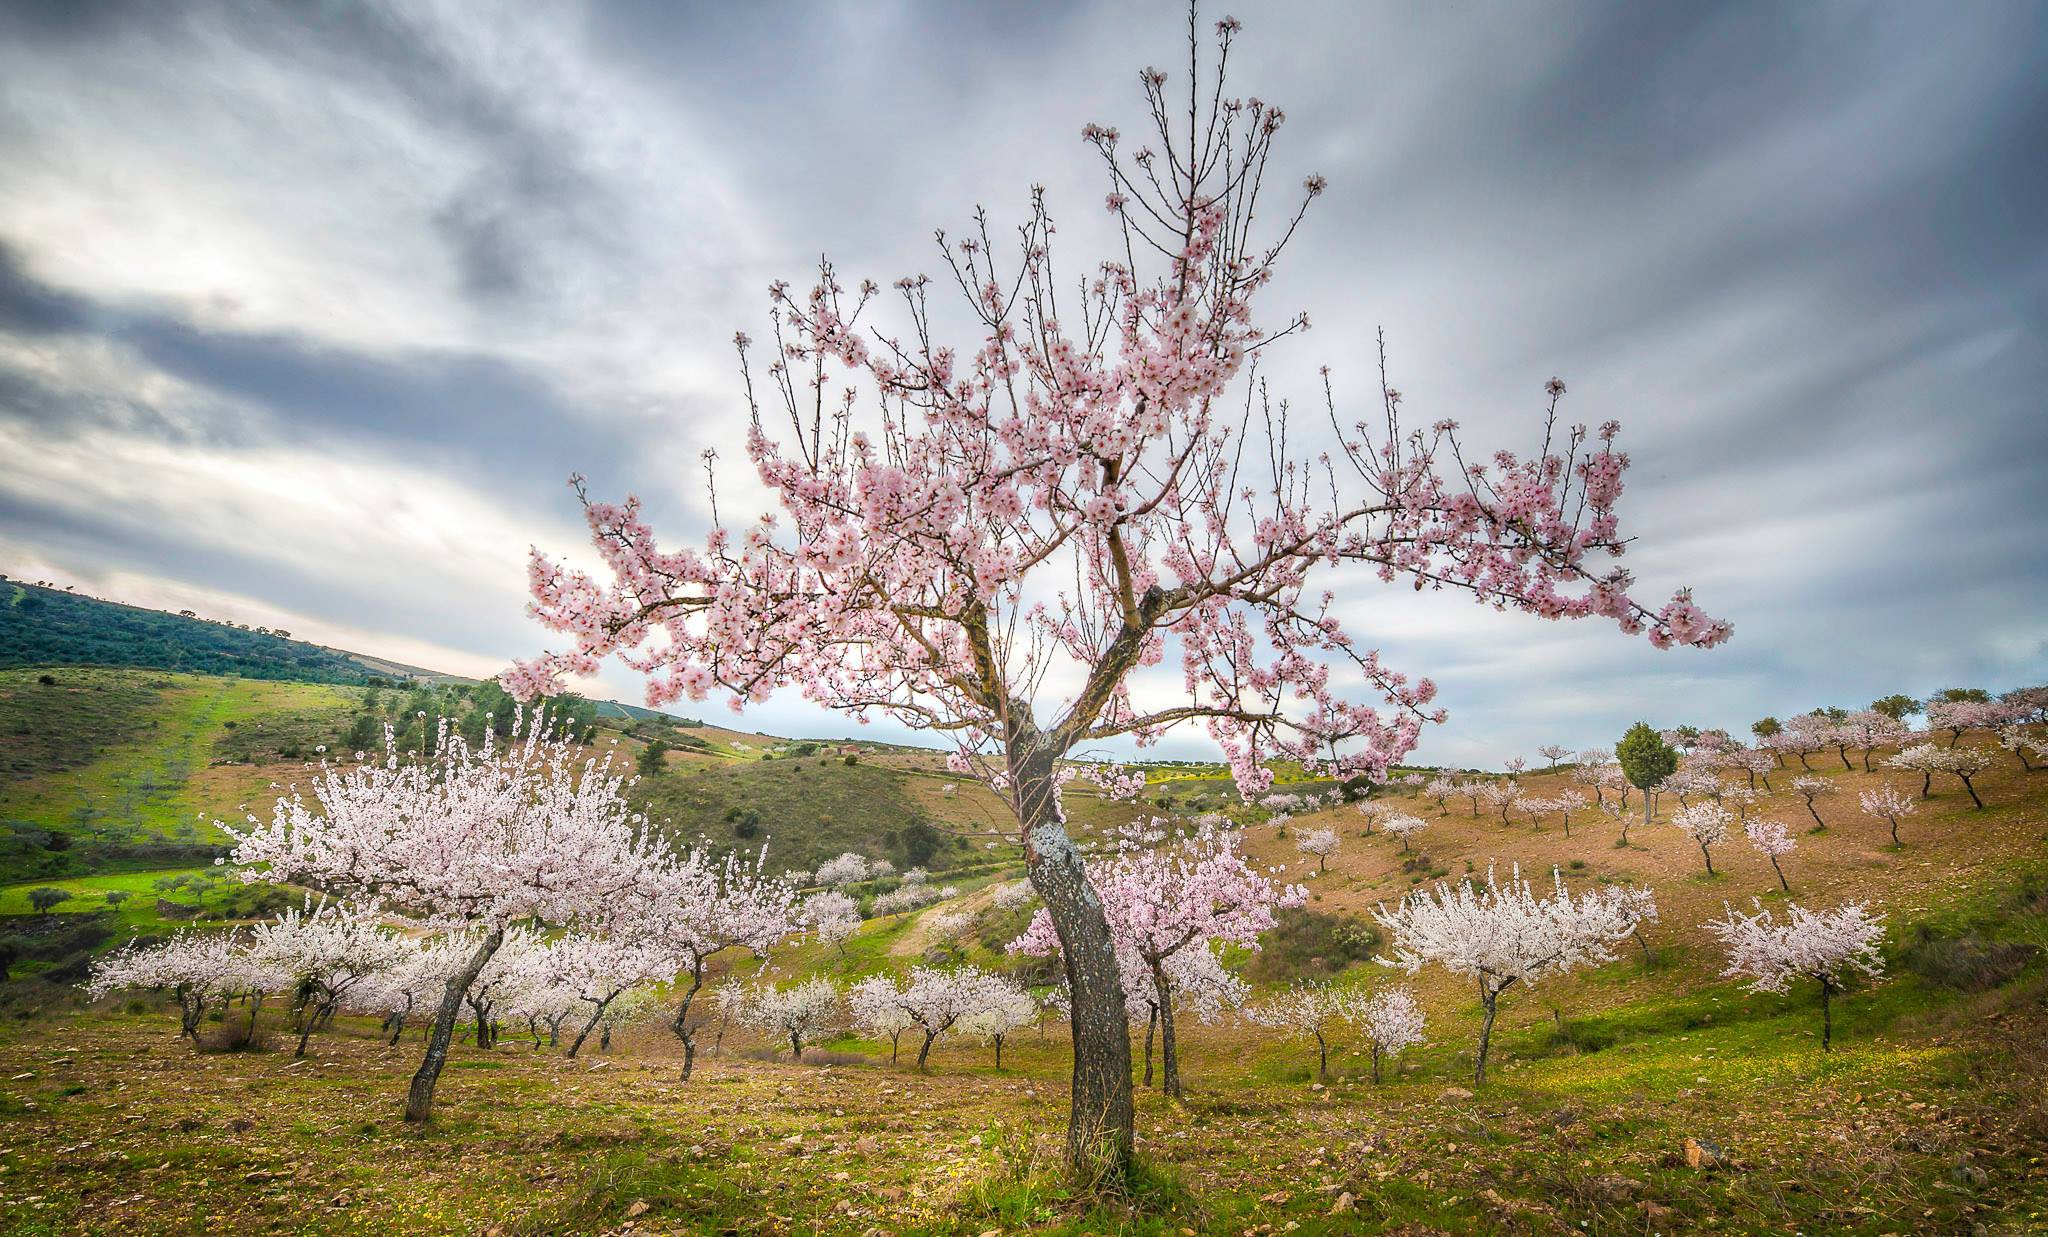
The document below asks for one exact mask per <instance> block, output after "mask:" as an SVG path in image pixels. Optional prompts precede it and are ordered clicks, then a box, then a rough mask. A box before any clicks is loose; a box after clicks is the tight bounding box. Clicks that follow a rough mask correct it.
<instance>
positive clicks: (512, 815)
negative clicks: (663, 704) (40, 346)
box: [221, 714, 668, 1122]
mask: <svg viewBox="0 0 2048 1237" xmlns="http://www.w3.org/2000/svg"><path fill="white" fill-rule="evenodd" d="M545 730H546V721H545V718H544V717H542V716H541V715H539V714H535V715H534V716H533V717H532V718H531V719H530V724H527V725H525V726H524V727H515V731H518V732H521V733H523V736H524V737H515V739H514V740H513V741H512V742H511V743H510V744H509V745H508V746H507V747H506V748H505V749H503V750H501V749H499V748H498V747H497V746H496V744H495V736H493V734H492V733H491V731H490V728H488V727H486V728H485V733H484V740H483V745H482V746H481V747H476V748H472V747H471V746H470V745H469V744H468V743H466V742H464V741H463V739H462V737H461V736H460V735H457V734H454V733H451V732H450V731H449V729H448V728H447V726H446V724H445V723H444V724H443V725H442V726H441V728H440V731H439V734H438V737H437V739H436V741H435V743H434V744H433V746H432V748H431V749H430V750H429V751H427V752H426V753H424V754H423V755H422V756H420V757H418V758H402V757H401V755H400V753H399V752H398V750H397V748H396V746H395V744H393V742H392V740H391V736H390V733H389V731H388V730H387V732H386V736H385V742H386V750H385V758H384V760H383V761H382V762H377V763H369V764H364V765H360V766H358V767H356V768H352V769H341V768H338V767H335V766H332V765H325V764H323V765H322V767H321V769H320V771H319V775H318V776H317V777H316V778H315V779H314V781H313V784H312V787H311V794H312V798H311V799H310V800H308V799H307V798H306V796H305V795H304V794H302V793H300V792H297V791H293V792H292V793H290V794H287V795H284V796H283V797H281V798H279V799H278V801H277V804H276V806H275V808H274V810H273V812H272V815H271V818H270V820H268V821H262V820H259V819H257V818H256V817H254V816H251V817H249V818H248V822H247V829H246V830H239V829H235V828H232V827H229V826H221V828H223V829H224V830H225V831H226V832H227V833H229V834H230V835H231V836H233V837H234V838H235V840H236V846H235V850H234V862H235V863H237V864H240V865H242V869H243V870H242V876H243V877H244V879H247V880H252V881H253V880H270V881H280V882H289V883H292V884H299V885H305V886H309V887H312V888H318V889H322V890H326V891H328V892H331V893H335V894H338V895H342V896H361V897H368V898H379V899H382V900H383V901H384V902H385V904H386V905H388V906H391V907H393V908H394V909H397V910H402V911H406V912H409V913H411V914H413V915H416V916H418V917H421V918H422V919H424V920H426V921H428V922H429V923H431V924H433V925H435V926H438V927H442V928H446V929H453V930H457V931H462V930H470V929H473V930H474V935H475V943H474V948H473V950H472V952H471V953H470V955H469V957H467V958H466V959H464V960H463V962H462V964H461V965H460V966H459V967H457V968H456V969H455V971H453V972H452V973H451V974H450V975H449V976H448V977H447V979H446V982H445V984H444V987H443V992H442V996H441V1002H440V1008H439V1011H438V1012H437V1014H436V1015H435V1019H434V1027H433V1032H432V1036H431V1038H430V1039H429V1040H428V1043H427V1051H426V1057H425V1059H424V1060H423V1061H422V1062H421V1063H420V1068H419V1070H418V1072H416V1073H415V1074H414V1075H413V1080H412V1085H411V1087H410V1089H409V1090H408V1092H407V1096H406V1104H405V1119H406V1120H408V1121H414V1122H419V1121H425V1120H427V1118H428V1116H429V1115H430V1114H431V1113H432V1111H433V1103H434V1087H435V1084H436V1083H437V1082H438V1081H439V1079H440V1076H441V1070H442V1067H443V1066H444V1065H445V1064H446V1062H447V1059H448V1044H449V1040H450V1039H451V1037H452V1036H453V1035H454V1031H455V1022H456V1019H457V1017H458V1016H459V1015H460V1013H461V1011H462V1003H463V1000H464V998H465V996H466V994H467V993H468V991H469V987H470V985H471V984H472V983H474V982H475V981H476V978H477V976H478V974H479V973H481V972H482V971H483V969H484V967H485V965H486V964H487V963H489V962H490V961H491V958H492V955H494V954H496V953H497V951H498V949H499V947H500V946H501V945H503V944H504V942H505V934H506V932H507V931H508V930H509V929H510V928H511V927H512V925H513V924H515V923H517V922H519V921H521V920H527V919H542V920H546V921H547V922H550V923H554V924H559V925H565V926H567V925H571V924H577V923H583V922H598V923H601V922H603V921H605V920H606V919H608V918H610V917H612V916H614V915H616V914H618V913H619V912H620V911H621V910H622V909H624V908H628V907H632V906H635V905H638V904H640V903H641V902H642V901H644V900H645V899H649V898H652V897H654V896H655V895H656V883H655V882H656V879H657V877H658V876H659V874H660V873H661V872H662V870H663V869H664V867H665V865H666V863H667V860H668V852H667V848H666V846H664V845H663V844H662V842H661V841H660V839H659V838H658V837H656V836H654V835H653V834H652V833H650V832H649V831H648V829H647V828H646V821H645V819H644V818H643V817H641V816H640V815H639V814H638V813H636V812H634V811H633V810H632V809H631V808H630V807H628V806H627V804H626V801H625V798H624V796H623V793H622V791H623V785H624V780H625V779H624V775H623V773H621V772H615V771H614V770H613V767H612V763H611V759H610V758H609V757H606V758H604V759H602V760H597V759H586V758H584V757H582V756H581V755H580V754H579V753H578V751H577V750H576V749H575V748H573V747H572V746H570V745H569V744H568V743H567V742H565V741H564V740H561V739H551V738H546V737H544V735H545Z"/></svg>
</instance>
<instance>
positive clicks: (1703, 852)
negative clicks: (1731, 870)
mask: <svg viewBox="0 0 2048 1237" xmlns="http://www.w3.org/2000/svg"><path fill="white" fill-rule="evenodd" d="M1700 857H1701V858H1703V859H1705V860H1706V861H1707V875H1708V876H1712V875H1713V874H1714V852H1713V851H1710V850H1708V849H1707V844H1706V843H1705V842H1702V843H1700Z"/></svg>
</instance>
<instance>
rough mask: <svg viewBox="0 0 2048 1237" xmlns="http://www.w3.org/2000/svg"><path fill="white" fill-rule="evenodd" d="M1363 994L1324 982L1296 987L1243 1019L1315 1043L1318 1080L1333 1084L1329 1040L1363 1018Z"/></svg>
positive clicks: (1248, 1011) (1246, 1013)
mask: <svg viewBox="0 0 2048 1237" xmlns="http://www.w3.org/2000/svg"><path fill="white" fill-rule="evenodd" d="M1364 1007H1365V998H1364V994H1362V993H1359V992H1355V991H1353V990H1351V989H1349V988H1333V987H1331V986H1330V985H1329V983H1328V982H1327V981H1325V980H1312V981H1306V982H1299V983H1296V984H1295V985H1294V986H1293V987H1291V988H1289V989H1287V990H1286V991H1285V992H1278V993H1275V994H1274V995H1272V996H1270V997H1268V998H1266V999H1265V1000H1263V1001H1261V1002H1259V1003H1258V1004H1256V1005H1248V1006H1246V1007H1245V1010H1244V1017H1245V1018H1246V1019H1248V1020H1250V1021H1251V1022H1253V1023H1255V1024H1256V1025H1258V1026H1262V1027H1272V1028H1273V1029H1275V1030H1279V1031H1287V1032H1290V1033H1292V1034H1295V1035H1300V1036H1305V1037H1306V1038H1309V1039H1313V1040H1314V1041H1315V1042H1316V1077H1317V1078H1318V1079H1320V1080H1322V1081H1323V1082H1328V1081H1329V1080H1330V1039H1331V1037H1332V1036H1334V1035H1336V1034H1337V1033H1338V1031H1339V1030H1340V1029H1341V1028H1342V1027H1343V1026H1344V1025H1345V1024H1348V1023H1351V1022H1354V1021H1356V1020H1357V1019H1359V1018H1360V1017H1362V1016H1363V1015H1364Z"/></svg>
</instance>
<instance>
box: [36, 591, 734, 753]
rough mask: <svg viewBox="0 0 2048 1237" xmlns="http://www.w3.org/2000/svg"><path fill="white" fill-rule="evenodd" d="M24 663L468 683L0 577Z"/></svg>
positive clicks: (262, 631) (623, 707) (267, 633)
mask: <svg viewBox="0 0 2048 1237" xmlns="http://www.w3.org/2000/svg"><path fill="white" fill-rule="evenodd" d="M31 666H109V667H126V668H130V669H139V670H176V671H184V672H186V673H189V674H213V675H222V676H228V677H234V678H244V679H265V680H271V681H277V682H291V683H331V684H340V685H343V686H356V687H362V686H369V685H371V684H373V683H375V682H377V681H379V680H384V681H388V682H390V683H392V684H406V683H450V684H455V685H457V686H462V687H468V686H472V685H474V684H475V683H477V682H478V680H476V679H470V678H464V677H462V676H461V675H457V674H448V673H445V672H443V671H439V670H432V669H428V668H426V667H422V666H411V665H407V664H405V663H404V662H398V661H392V660H390V659H388V658H382V657H373V656H370V655H369V654H366V653H356V652H351V651H349V650H348V649H337V648H330V647H328V646H326V645H322V644H312V643H309V642H308V641H304V640H294V639H292V637H291V633H290V632H288V631H282V630H278V629H275V628H267V627H249V626H246V625H243V624H239V623H230V622H225V621H220V620H215V619H208V618H202V617H200V616H199V615H197V614H195V613H193V612H192V611H189V610H185V611H180V612H178V613H176V614H173V613H171V612H170V611H168V610H153V609H150V608H148V607H146V606H131V605H126V604H124V603H122V602H118V601H107V600H104V599H102V598H99V597H92V596H88V595H86V594H83V593H76V592H72V591H70V590H69V589H59V588H52V587H50V586H49V585H48V584H46V583H30V582H28V581H25V580H15V579H10V578H9V577H7V576H5V575H0V670H4V669H18V668H26V667H31ZM598 716H600V717H608V718H613V719H617V720H625V721H641V722H645V721H660V720H663V719H667V720H670V721H674V722H677V723H680V724H683V725H701V724H702V723H700V722H697V721H695V720H693V719H691V718H685V717H677V716H675V715H674V714H667V713H662V712H660V711H659V710H656V709H648V708H643V707H641V706H639V705H631V704H621V703H619V702H617V701H612V700H605V701H599V702H598Z"/></svg>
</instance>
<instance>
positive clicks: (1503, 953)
mask: <svg viewBox="0 0 2048 1237" xmlns="http://www.w3.org/2000/svg"><path fill="white" fill-rule="evenodd" d="M1551 880H1552V882H1553V884H1554V889H1553V892H1552V893H1551V895H1550V896H1549V897H1538V896H1537V894H1536V891H1535V890H1534V889H1532V888H1530V886H1529V882H1528V881H1526V880H1524V879H1522V873H1521V869H1520V868H1519V867H1518V868H1516V869H1515V870H1514V871H1513V873H1512V875H1510V877H1509V878H1508V880H1507V881H1506V882H1505V883H1503V882H1501V881H1500V880H1498V879H1497V878H1496V876H1495V874H1494V872H1493V871H1492V870H1491V869H1488V871H1487V873H1486V884H1485V885H1484V886H1480V885H1477V884H1474V883H1473V882H1471V881H1462V882H1460V883H1459V884H1457V885H1455V886H1454V885H1448V884H1442V883H1439V884H1438V885H1437V886H1436V888H1435V889H1434V890H1430V891H1418V892H1416V893H1413V894H1410V895H1409V896H1408V897H1406V898H1404V899H1402V901H1401V903H1400V904H1399V905H1398V906H1396V907H1394V908H1393V909H1392V910H1389V909H1387V907H1386V906H1385V904H1382V905H1381V906H1380V907H1379V908H1378V909H1377V910H1375V911H1374V912H1373V918H1374V919H1376V920H1378V921H1379V924H1380V926H1381V927H1383V928H1385V929H1386V930H1387V934H1388V936H1389V937H1391V938H1392V942H1393V943H1392V950H1393V954H1392V956H1391V957H1383V958H1380V959H1379V961H1380V962H1381V963H1382V964H1383V965H1386V966H1395V967H1399V968H1401V969H1402V970H1405V971H1407V972H1408V973H1409V974H1410V975H1413V974H1415V973H1416V972H1417V971H1420V970H1421V969H1422V968H1423V967H1425V966H1427V965H1429V964H1430V963H1432V962H1434V963H1437V964H1439V965H1441V966H1442V967H1444V969H1446V970H1448V971H1450V972H1451V973H1452V974H1454V975H1469V976H1472V977H1474V978H1475V979H1477V980H1478V981H1479V1003H1480V1005H1481V1007H1482V1008H1483V1009H1484V1011H1485V1013H1484V1016H1483V1018H1482V1019H1481V1021H1480V1026H1479V1055H1478V1061H1477V1064H1476V1065H1475V1067H1474V1069H1473V1081H1474V1082H1475V1083H1484V1082H1485V1081H1486V1058H1487V1054H1488V1051H1489V1050H1490V1048H1491V1047H1492V1044H1493V1020H1494V1018H1495V1016H1496V1015H1497V1014H1498V1013H1499V1005H1500V997H1501V994H1502V993H1504V992H1506V991H1507V990H1508V989H1509V988H1511V987H1513V986H1514V985H1516V984H1518V983H1520V984H1534V983H1536V982H1537V981H1538V980H1540V979H1542V978H1543V977H1545V976H1547V975H1563V974H1565V973H1567V972H1570V971H1574V970H1577V969H1578V968H1580V967H1582V966H1598V965H1600V964H1602V963H1606V962H1612V961H1614V951H1613V948H1612V947H1613V945H1614V943H1615V942H1617V941H1619V940H1621V939H1622V938H1623V937H1626V936H1628V935H1630V934H1631V933H1633V932H1634V931H1635V929H1636V925H1637V924H1638V923H1639V922H1640V921H1641V920H1642V919H1643V918H1644V917H1645V909H1644V908H1645V906H1646V905H1648V906H1652V907H1653V906H1654V905H1655V903H1654V902H1653V901H1651V900H1650V899H1648V898H1647V897H1644V896H1642V895H1643V894H1646V893H1647V892H1648V891H1647V890H1644V891H1640V892H1638V891H1635V890H1631V889H1627V888H1624V887H1622V886H1619V885H1608V886H1603V887H1601V888H1598V889H1590V890H1587V891H1586V892H1585V893H1583V894H1578V895H1574V894H1573V893H1572V892H1571V891H1570V890H1569V889H1566V888H1565V884H1564V876H1563V875H1562V874H1561V873H1559V872H1557V871H1556V870H1555V869H1553V870H1552V872H1551Z"/></svg>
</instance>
